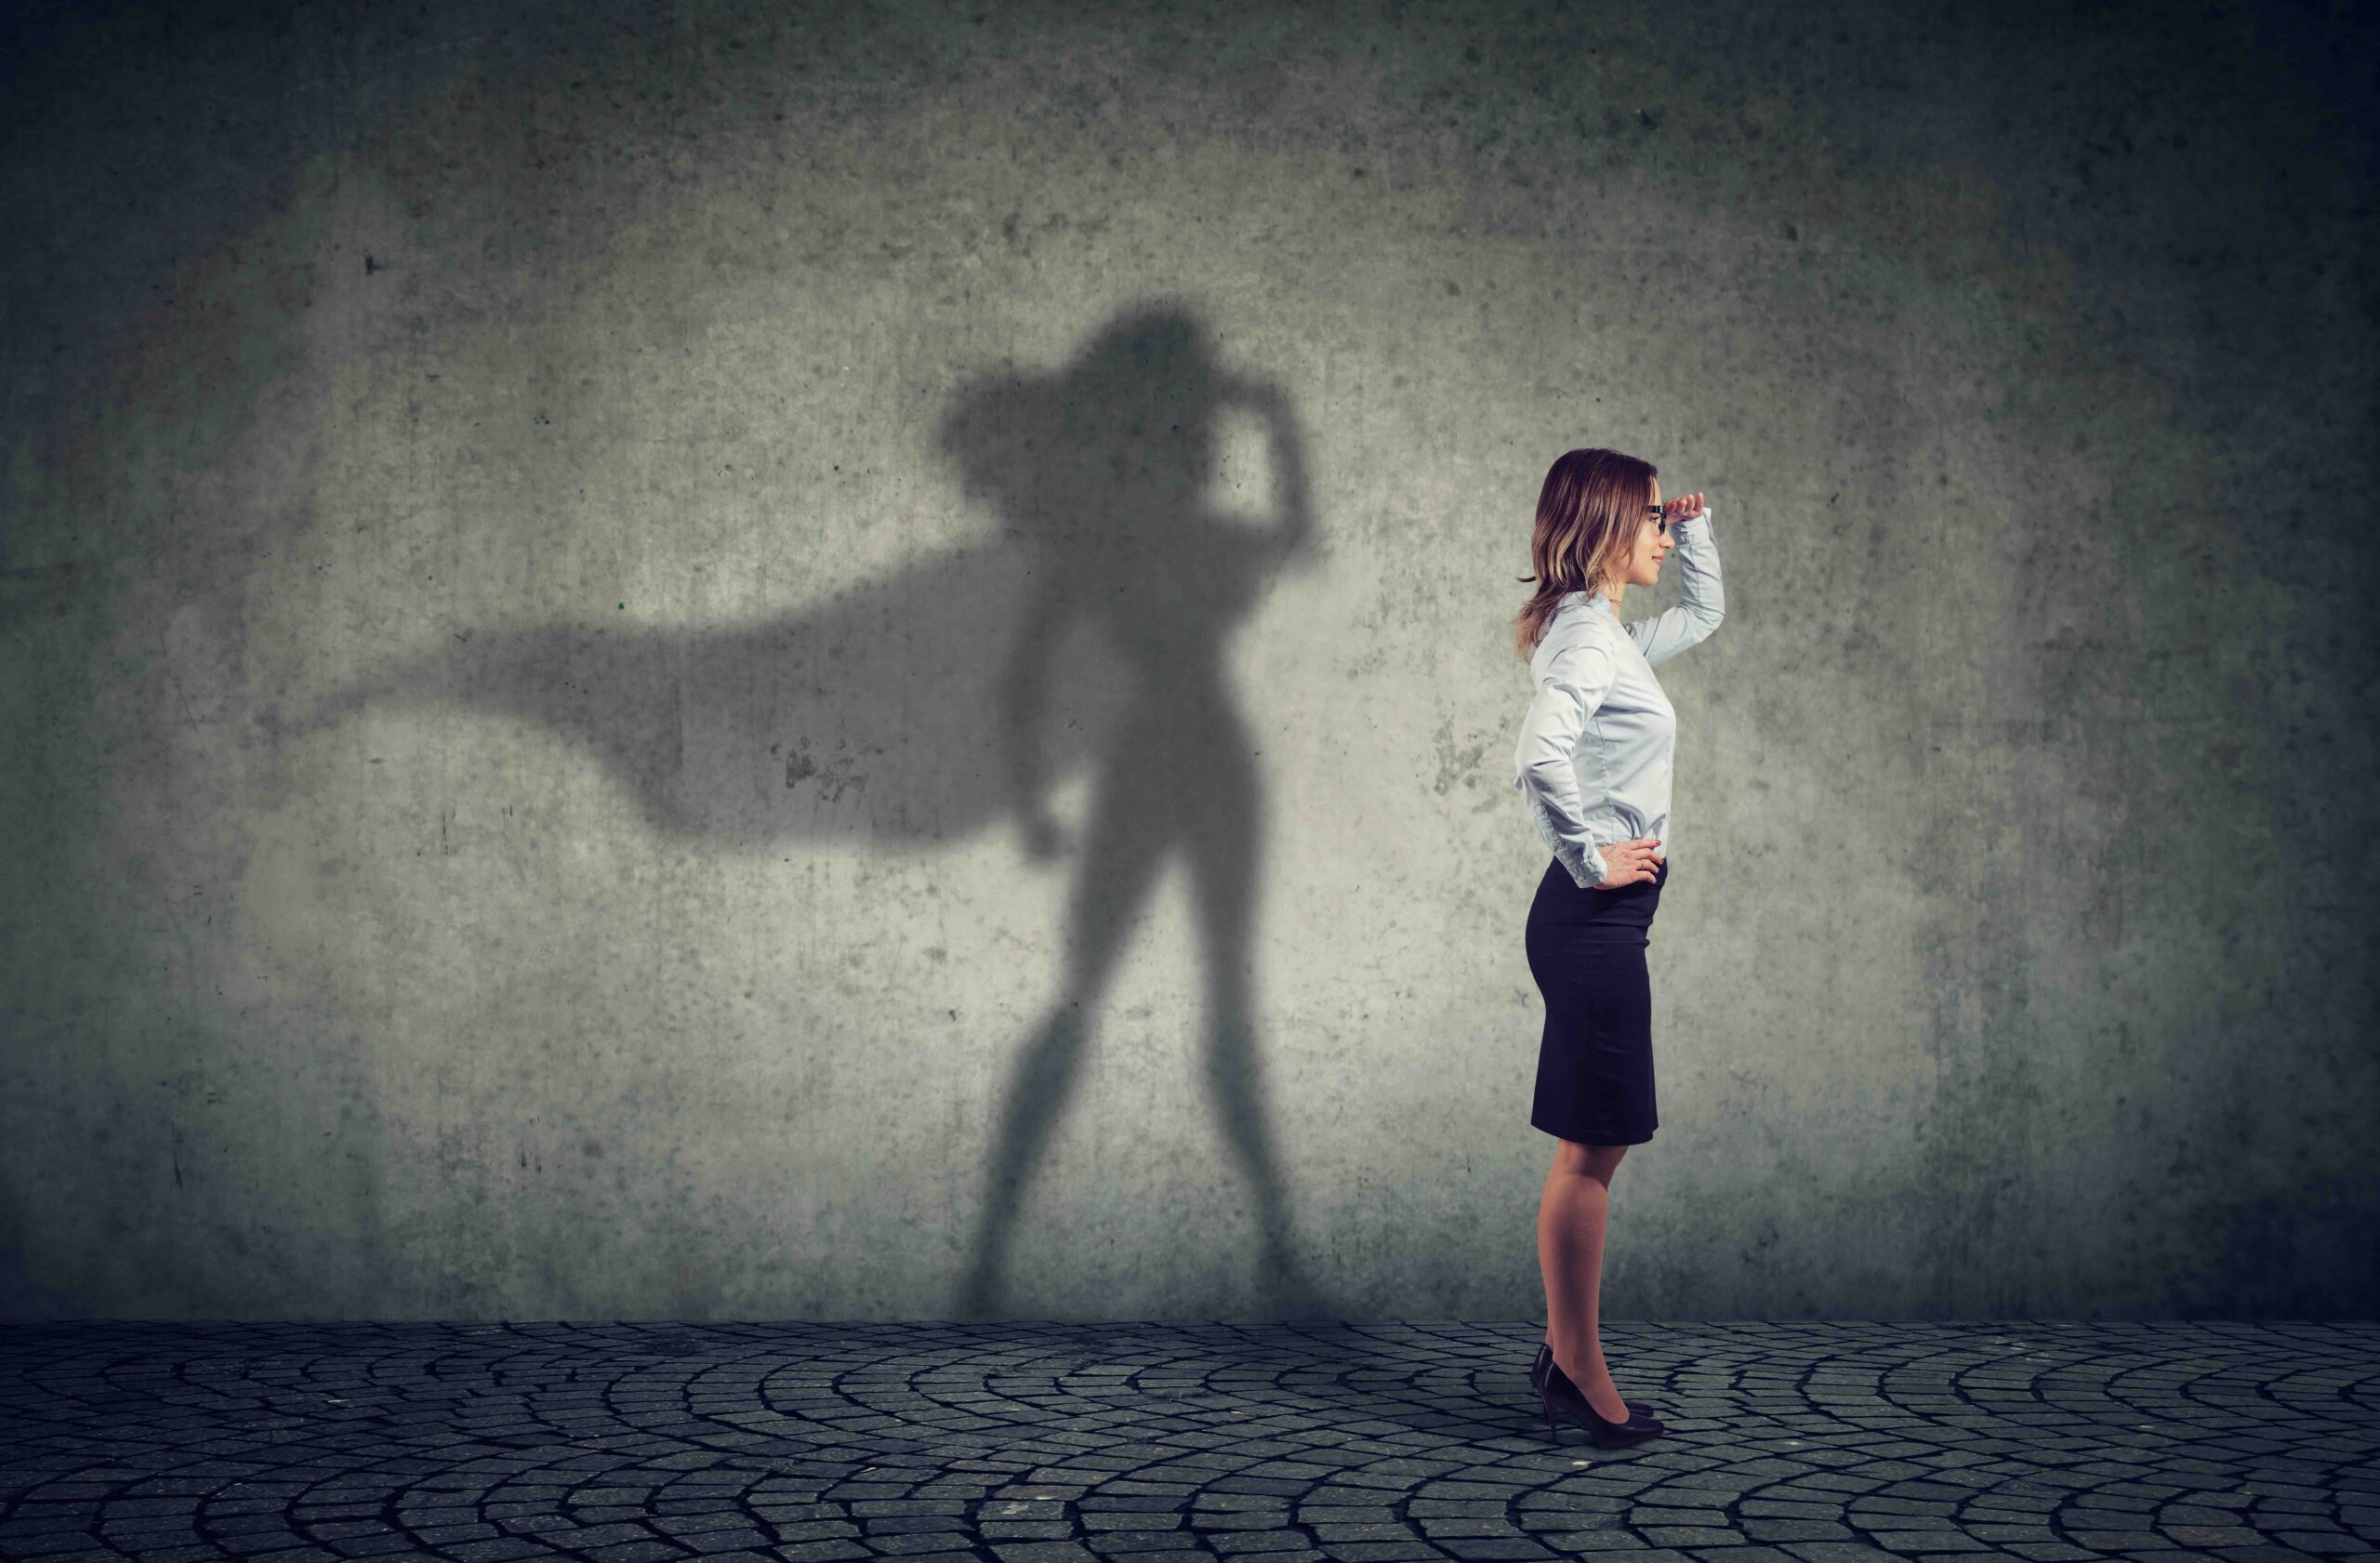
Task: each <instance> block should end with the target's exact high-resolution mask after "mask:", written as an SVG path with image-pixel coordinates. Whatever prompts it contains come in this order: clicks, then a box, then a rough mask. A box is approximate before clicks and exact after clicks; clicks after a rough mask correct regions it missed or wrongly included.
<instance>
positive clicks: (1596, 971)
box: [1513, 449, 1725, 1447]
mask: <svg viewBox="0 0 2380 1563" xmlns="http://www.w3.org/2000/svg"><path fill="white" fill-rule="evenodd" d="M1673 550H1674V551H1675V552H1676V554H1677V558H1678V567H1679V571H1680V575H1681V577H1682V578H1681V580H1680V582H1679V587H1678V593H1679V597H1680V599H1681V601H1680V602H1679V603H1678V605H1677V606H1676V607H1673V608H1671V609H1669V610H1668V611H1667V612H1665V613H1659V614H1656V615H1654V616H1652V617H1650V618H1642V619H1638V620H1636V621H1635V622H1634V623H1629V622H1627V621H1625V620H1623V619H1622V618H1621V617H1620V600H1621V598H1622V596H1623V595H1624V594H1625V593H1626V591H1627V589H1629V588H1630V587H1632V586H1641V587H1645V588H1647V589H1650V588H1652V587H1654V586H1656V585H1658V584H1659V581H1660V576H1661V564H1662V562H1663V561H1664V560H1666V559H1667V558H1668V557H1669V555H1670V554H1671V552H1672V551H1673ZM1529 560H1530V563H1532V564H1534V565H1535V566H1536V570H1537V573H1536V574H1535V575H1534V576H1524V577H1523V578H1524V579H1528V580H1534V581H1536V582H1537V592H1536V594H1535V595H1534V596H1533V597H1531V598H1530V599H1529V601H1528V603H1527V606H1526V607H1524V608H1523V609H1522V610H1521V612H1520V615H1519V617H1518V620H1517V623H1516V628H1517V636H1516V638H1517V640H1518V642H1519V646H1518V650H1519V653H1520V655H1522V656H1527V658H1528V664H1529V684H1530V691H1531V693H1530V695H1529V703H1528V710H1527V714H1526V715H1525V716H1524V718H1523V719H1522V722H1521V734H1520V742H1519V744H1518V745H1517V746H1516V748H1514V755H1513V762H1514V786H1515V787H1516V788H1519V789H1520V791H1521V794H1522V796H1523V797H1524V798H1525V799H1526V800H1527V804H1528V813H1529V819H1530V821H1531V822H1532V823H1533V824H1534V825H1535V826H1536V828H1537V832H1538V835H1539V836H1540V838H1541V839H1542V840H1543V841H1544V842H1545V845H1546V848H1547V850H1548V851H1550V852H1551V853H1552V854H1553V861H1552V862H1550V863H1548V864H1547V865H1546V867H1545V873H1544V875H1543V877H1542V878H1540V880H1539V881H1538V885H1537V898H1536V899H1535V900H1534V901H1533V902H1531V903H1530V905H1529V910H1528V928H1527V946H1528V969H1529V974H1530V975H1531V976H1532V977H1534V978H1535V979H1536V981H1537V987H1538V992H1539V993H1540V995H1542V996H1543V998H1544V1000H1545V1030H1544V1035H1543V1037H1542V1039H1541V1040H1540V1042H1539V1046H1538V1059H1537V1090H1536V1097H1535V1101H1534V1103H1533V1104H1532V1106H1531V1108H1530V1112H1529V1122H1530V1124H1531V1125H1532V1126H1534V1127H1536V1128H1538V1129H1540V1130H1542V1131H1544V1132H1545V1133H1548V1134H1551V1135H1553V1136H1554V1139H1555V1141H1556V1144H1555V1146H1554V1167H1553V1171H1552V1172H1549V1173H1548V1174H1547V1175H1546V1179H1545V1189H1544V1193H1543V1196H1542V1197H1541V1199H1540V1202H1539V1205H1538V1215H1537V1252H1538V1265H1539V1267H1540V1269H1541V1270H1542V1271H1543V1272H1544V1276H1545V1312H1546V1330H1545V1343H1544V1344H1542V1345H1540V1347H1539V1348H1538V1353H1537V1360H1536V1362H1535V1363H1533V1364H1532V1365H1531V1366H1530V1369H1529V1382H1530V1383H1531V1384H1533V1385H1535V1386H1536V1389H1537V1393H1538V1399H1539V1403H1540V1405H1541V1406H1542V1408H1543V1409H1544V1411H1545V1425H1546V1428H1547V1430H1548V1431H1549V1432H1554V1434H1555V1436H1556V1437H1559V1436H1560V1435H1559V1431H1558V1429H1557V1428H1556V1427H1555V1424H1554V1413H1555V1412H1556V1411H1559V1412H1561V1413H1562V1414H1564V1415H1566V1416H1567V1417H1568V1418H1569V1419H1570V1420H1571V1421H1573V1422H1576V1423H1577V1424H1579V1425H1580V1426H1581V1427H1583V1428H1585V1429H1586V1430H1587V1433H1588V1436H1589V1437H1592V1438H1593V1440H1594V1441H1595V1442H1596V1443H1597V1444H1598V1445H1602V1446H1605V1447H1612V1446H1617V1445H1621V1444H1632V1443H1636V1442H1639V1441H1640V1440H1642V1439H1645V1438H1649V1437H1654V1436H1655V1435H1657V1434H1659V1433H1660V1432H1662V1431H1663V1430H1664V1429H1663V1426H1662V1424H1660V1423H1659V1421H1656V1420H1655V1419H1654V1418H1653V1417H1651V1416H1650V1415H1648V1414H1646V1410H1648V1409H1649V1408H1646V1409H1638V1408H1635V1407H1632V1406H1630V1405H1629V1404H1628V1402H1627V1401H1626V1400H1624V1399H1622V1398H1621V1397H1620V1390H1619V1388H1618V1386H1616V1385H1615V1384H1613V1383H1612V1380H1611V1370H1610V1369H1609V1368H1608V1367H1607V1366H1606V1365H1605V1362H1604V1358H1603V1344H1602V1342H1601V1341H1600V1340H1599V1339H1598V1337H1597V1333H1596V1301H1597V1292H1598V1291H1599V1289H1600V1286H1601V1282H1602V1274H1603V1238H1604V1215H1605V1211H1606V1209H1607V1201H1608V1199H1609V1197H1610V1193H1611V1175H1612V1173H1613V1172H1614V1171H1616V1170H1617V1169H1618V1168H1619V1166H1620V1158H1621V1157H1622V1156H1624V1155H1626V1154H1627V1150H1628V1147H1629V1146H1633V1145H1642V1144H1644V1143H1645V1142H1646V1140H1649V1139H1651V1138H1652V1137H1653V1131H1654V1129H1655V1128H1656V1127H1657V1126H1658V1124H1659V1117H1658V1115H1657V1114H1656V1113H1655V1111H1654V1100H1653V1039H1652V1002H1651V988H1650V985H1649V983H1648V981H1647V978H1646V968H1645V951H1646V947H1647V945H1648V944H1649V942H1650V939H1651V931H1652V925H1653V912H1654V909H1655V908H1656V907H1659V905H1660V899H1661V887H1662V886H1663V885H1664V884H1667V883H1668V882H1669V854H1668V852H1667V850H1666V849H1667V842H1668V838H1669V831H1670V775H1671V762H1672V758H1673V754H1674V752H1675V749H1676V743H1677V711H1676V709H1674V708H1673V707H1672V706H1671V704H1670V702H1669V698H1668V696H1666V695H1663V694H1662V693H1661V685H1660V681H1659V679H1657V678H1655V677H1654V676H1653V669H1654V668H1655V667H1657V666H1658V665H1659V664H1660V663H1663V662H1666V661H1668V660H1669V659H1670V658H1671V657H1673V656H1676V655H1677V654H1678V653H1679V652H1682V651H1684V650H1685V649H1686V647H1688V646H1690V645H1693V644H1694V643H1695V642H1698V641H1700V640H1701V639H1702V638H1703V637H1705V636H1707V635H1709V634H1710V633H1711V631H1712V630H1713V629H1717V628H1719V621H1720V619H1721V617H1722V616H1723V615H1724V612H1725V601H1724V599H1723V597H1722V596H1721V593H1720V589H1719V550H1718V545H1717V544H1716V543H1714V542H1713V541H1712V537H1711V517H1710V511H1709V510H1708V508H1707V507H1706V506H1705V505H1704V504H1703V502H1702V496H1701V495H1699V494H1689V495H1687V496H1686V497H1684V498H1680V499H1673V500H1671V501H1669V502H1668V503H1667V504H1663V503H1662V501H1661V489H1660V483H1659V480H1658V477H1657V474H1656V473H1655V470H1654V468H1653V466H1652V464H1651V463H1650V462H1647V461H1642V460H1639V459H1637V458H1636V457H1633V456H1623V455H1621V454H1620V452H1618V451H1612V450H1594V449H1589V450H1574V451H1568V452H1566V453H1564V454H1563V455H1562V456H1561V457H1559V458H1558V459H1556V460H1555V461H1554V467H1553V470H1550V471H1548V472H1547V473H1546V474H1545V484H1544V487H1543V488H1542V489H1541V490H1540V492H1539V495H1538V500H1537V527H1536V531H1535V533H1534V534H1533V535H1532V536H1531V537H1530V539H1529Z"/></svg>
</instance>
